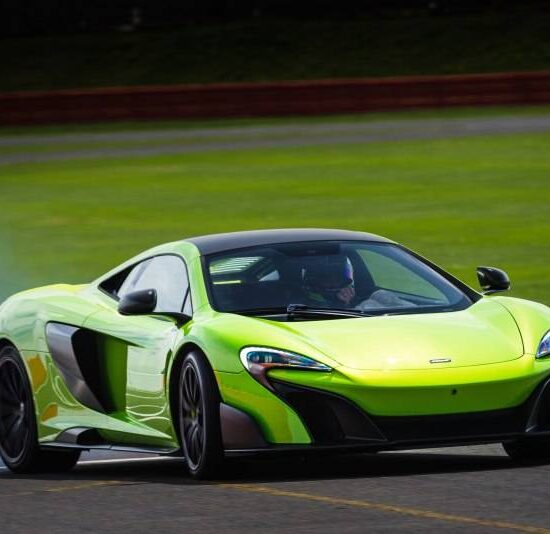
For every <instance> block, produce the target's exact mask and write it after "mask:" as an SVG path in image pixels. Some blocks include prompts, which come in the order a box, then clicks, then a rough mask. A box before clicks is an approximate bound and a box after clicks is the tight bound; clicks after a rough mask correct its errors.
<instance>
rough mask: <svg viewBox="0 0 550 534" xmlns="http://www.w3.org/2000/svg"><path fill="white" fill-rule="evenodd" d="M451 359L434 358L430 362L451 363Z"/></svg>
mask: <svg viewBox="0 0 550 534" xmlns="http://www.w3.org/2000/svg"><path fill="white" fill-rule="evenodd" d="M452 361H453V360H451V358H434V359H433V360H430V363H451V362H452Z"/></svg>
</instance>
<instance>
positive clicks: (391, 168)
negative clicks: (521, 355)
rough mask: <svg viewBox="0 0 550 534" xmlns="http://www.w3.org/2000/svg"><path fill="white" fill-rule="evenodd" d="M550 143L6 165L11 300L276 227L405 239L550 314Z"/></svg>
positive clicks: (456, 143) (523, 139)
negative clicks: (162, 248)
mask: <svg viewBox="0 0 550 534" xmlns="http://www.w3.org/2000/svg"><path fill="white" fill-rule="evenodd" d="M548 147H550V134H533V135H503V136H487V137H477V138H467V139H452V140H438V141H407V142H393V143H378V144H369V145H362V146H334V147H326V146H323V147H309V148H303V147H302V148H290V149H288V148H287V149H269V150H267V149H262V150H247V151H239V152H216V153H213V152H210V153H204V154H192V155H178V156H162V157H151V158H147V159H140V160H135V161H132V160H104V161H73V162H63V163H47V164H24V165H13V166H0V198H1V199H2V209H1V210H0V229H1V230H0V232H1V233H0V258H1V260H0V261H1V262H2V266H1V268H0V297H4V296H6V295H7V294H8V293H9V292H12V291H15V290H19V289H22V288H25V287H30V286H34V285H39V284H47V283H52V282H58V281H68V282H79V281H88V280H90V279H93V278H94V277H96V276H98V275H100V274H102V273H103V272H104V271H106V270H107V269H109V268H111V267H113V266H115V265H116V264H118V263H119V262H121V261H123V260H124V259H126V258H127V257H129V256H130V255H132V254H134V253H137V252H139V251H141V250H142V249H145V248H147V247H149V246H152V245H154V244H157V243H160V242H164V241H170V240H175V239H178V238H183V237H185V236H191V235H196V234H203V233H211V232H222V231H230V230H240V229H247V228H270V227H292V226H298V227H315V226H319V227H337V228H351V229H357V230H367V231H372V232H374V233H379V234H383V235H386V236H388V237H391V238H393V239H395V240H398V241H400V242H403V243H405V244H406V245H408V246H410V247H411V248H413V249H415V250H417V251H418V252H420V253H421V254H424V255H426V256H428V257H430V258H431V259H433V260H434V261H436V262H437V263H439V264H440V265H442V266H444V267H445V268H447V269H449V270H450V271H451V272H453V273H455V274H457V275H459V276H460V277H462V278H464V279H465V280H466V281H467V282H469V283H472V284H475V267H476V266H477V265H494V266H499V267H502V268H504V269H506V270H508V271H509V273H510V275H511V277H512V281H513V284H514V292H513V294H514V295H517V296H524V297H527V298H533V299H538V300H541V301H544V302H546V303H548V304H550V246H549V244H548V239H549V236H550V208H549V206H550V189H549V183H550V150H548Z"/></svg>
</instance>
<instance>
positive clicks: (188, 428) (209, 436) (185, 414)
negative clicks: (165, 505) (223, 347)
mask: <svg viewBox="0 0 550 534" xmlns="http://www.w3.org/2000/svg"><path fill="white" fill-rule="evenodd" d="M179 392H180V402H179V423H180V424H179V429H180V438H181V444H182V448H183V452H184V454H185V460H186V463H187V468H188V469H189V473H190V474H191V476H193V477H194V478H211V477H212V476H214V475H215V474H216V473H217V472H218V470H219V468H220V467H221V465H222V462H223V446H222V437H221V430H220V428H221V427H220V393H219V391H218V385H217V383H216V379H215V377H214V372H213V371H212V369H211V368H210V366H209V364H208V362H207V360H206V358H205V357H204V356H203V355H202V354H201V353H200V352H198V351H196V352H191V353H189V354H188V355H187V356H186V357H185V359H184V361H183V365H182V368H181V374H180V380H179Z"/></svg>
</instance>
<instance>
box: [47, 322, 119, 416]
mask: <svg viewBox="0 0 550 534" xmlns="http://www.w3.org/2000/svg"><path fill="white" fill-rule="evenodd" d="M99 338H100V335H99V334H97V333H96V332H94V331H92V330H87V329H85V328H78V327H75V326H70V325H66V324H61V323H48V324H47V325H46V340H47V343H48V348H49V350H50V353H51V355H52V358H53V361H54V363H55V365H56V367H57V368H58V370H59V372H60V373H61V376H62V377H63V380H64V381H65V384H66V385H67V387H68V388H69V391H70V392H71V393H72V394H73V396H74V397H75V399H77V400H78V401H79V402H80V403H81V404H83V405H84V406H86V407H87V408H90V409H92V410H95V411H97V412H101V413H109V412H112V411H114V410H115V403H114V401H113V398H112V397H113V396H112V393H111V388H110V387H109V384H108V383H107V382H106V380H105V373H104V365H103V356H102V354H101V352H102V351H101V350H99V348H100V346H101V345H102V340H101V339H99Z"/></svg>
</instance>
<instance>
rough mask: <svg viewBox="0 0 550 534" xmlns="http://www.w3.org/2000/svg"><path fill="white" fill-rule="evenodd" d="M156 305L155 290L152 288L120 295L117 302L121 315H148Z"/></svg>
mask: <svg viewBox="0 0 550 534" xmlns="http://www.w3.org/2000/svg"><path fill="white" fill-rule="evenodd" d="M156 307H157V292H156V291H155V290H154V289H144V290H142V291H134V292H132V293H128V294H126V295H124V297H122V299H121V300H120V302H119V303H118V313H120V314H121V315H149V314H151V313H153V312H154V311H155V308H156Z"/></svg>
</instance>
